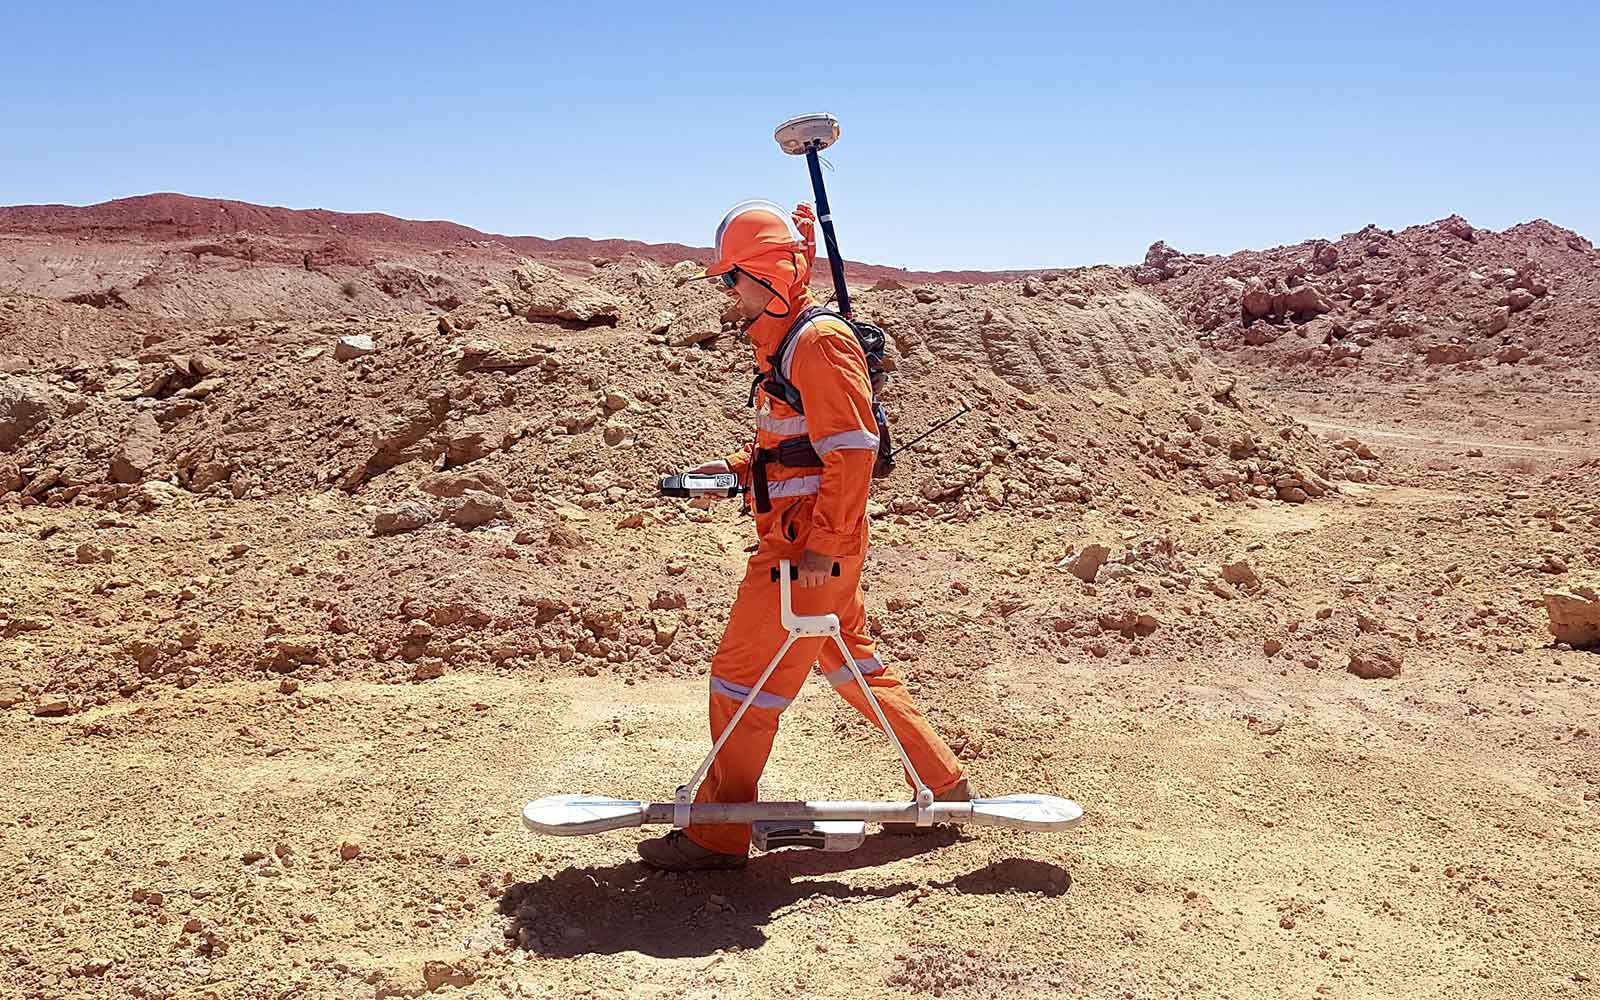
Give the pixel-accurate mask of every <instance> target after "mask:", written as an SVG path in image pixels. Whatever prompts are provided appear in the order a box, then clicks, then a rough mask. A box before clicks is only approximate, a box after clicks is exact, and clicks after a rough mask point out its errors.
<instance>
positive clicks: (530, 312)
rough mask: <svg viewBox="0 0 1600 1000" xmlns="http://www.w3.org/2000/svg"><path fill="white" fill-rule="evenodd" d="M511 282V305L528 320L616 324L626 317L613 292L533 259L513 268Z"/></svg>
mask: <svg viewBox="0 0 1600 1000" xmlns="http://www.w3.org/2000/svg"><path fill="white" fill-rule="evenodd" d="M511 281H512V284H511V288H510V293H511V295H510V301H511V308H512V310H513V311H514V312H515V313H516V314H517V315H519V316H526V317H527V318H528V319H565V320H572V321H574V322H578V323H583V324H586V325H594V324H604V325H606V326H615V325H616V324H617V320H619V319H620V318H621V317H622V303H621V302H620V301H618V300H617V298H616V296H614V295H612V294H611V293H610V292H606V291H603V290H601V289H599V288H596V287H594V286H593V285H590V284H588V283H586V282H583V281H579V280H578V279H576V278H571V277H568V276H567V275H565V274H562V273H561V272H560V271H557V270H555V269H554V268H549V267H546V266H544V265H543V264H535V263H534V262H533V261H531V260H524V261H522V262H520V263H518V264H517V266H516V267H514V268H513V269H512V271H511Z"/></svg>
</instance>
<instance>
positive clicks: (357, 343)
mask: <svg viewBox="0 0 1600 1000" xmlns="http://www.w3.org/2000/svg"><path fill="white" fill-rule="evenodd" d="M377 350H378V348H377V346H376V345H375V344H373V342H372V338H371V337H369V336H367V335H366V334H364V333H360V334H356V335H355V336H352V337H340V338H339V342H338V343H337V344H334V345H333V356H334V357H335V358H336V359H338V360H340V361H354V360H355V359H357V358H364V357H366V356H367V355H369V354H372V353H374V352H376V351H377Z"/></svg>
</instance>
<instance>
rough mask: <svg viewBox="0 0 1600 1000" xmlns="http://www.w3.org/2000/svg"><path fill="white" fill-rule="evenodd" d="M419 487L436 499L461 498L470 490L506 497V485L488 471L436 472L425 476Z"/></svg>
mask: <svg viewBox="0 0 1600 1000" xmlns="http://www.w3.org/2000/svg"><path fill="white" fill-rule="evenodd" d="M417 486H418V488H420V489H421V490H422V492H424V493H427V494H429V495H431V496H436V497H446V498H449V497H459V496H461V495H463V494H465V493H466V492H467V491H468V490H476V491H478V492H480V493H489V494H492V495H494V496H497V497H503V496H505V495H506V484H505V483H503V482H501V481H500V480H499V478H497V477H496V476H495V474H494V473H492V472H488V471H482V472H479V471H473V472H457V471H454V470H452V471H450V472H434V473H430V474H429V475H426V476H423V477H422V481H421V482H419V483H418V484H417Z"/></svg>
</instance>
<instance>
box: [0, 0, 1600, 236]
mask: <svg viewBox="0 0 1600 1000" xmlns="http://www.w3.org/2000/svg"><path fill="white" fill-rule="evenodd" d="M830 6H832V5H827V4H818V3H807V4H803V5H802V4H794V5H783V4H771V3H763V4H740V3H734V2H722V3H716V4H705V5H700V6H696V5H693V4H683V3H671V4H668V3H660V2H656V3H649V4H632V3H615V2H614V3H607V4H598V3H546V4H540V3H523V4H517V5H512V4H496V5H485V6H481V7H480V6H475V5H471V4H459V5H451V4H444V3H437V2H433V3H427V4H417V5H412V4H408V3H392V4H380V3H365V2H356V3H327V2H323V3H316V4H308V3H296V2H285V3H273V4H238V5H229V4H217V3H206V4H189V3H162V2H160V0H153V2H152V3H151V4H146V5H136V4H128V3H125V2H121V3H114V4H93V3H73V4H64V3H58V4H17V5H12V7H11V8H10V9H9V10H8V12H7V13H6V15H5V19H4V20H5V26H6V31H7V35H8V36H9V38H10V39H11V40H12V43H11V44H9V45H7V47H6V48H7V56H6V58H5V59H4V60H0V93H4V94H6V95H7V97H8V99H7V101H6V104H7V110H6V114H5V121H4V125H3V128H0V204H24V203H38V202H63V203H68V204H87V203H91V202H95V201H102V200H106V199H109V198H116V197H124V196H127V195H132V194H142V193H148V192H151V191H181V192H184V193H187V194H195V195H205V196H213V197H222V198H237V199H241V200H244V201H251V202H258V203H263V204H273V205H287V206H291V207H295V208H313V207H319V208H331V209H338V210H343V211H382V212H388V213H390V214H393V215H399V216H405V217H410V218H422V219H450V220H454V221H457V222H462V223H465V224H467V225H471V226H475V227H478V228H480V229H484V230H487V231H491V232H500V233H508V234H518V235H520V234H532V235H539V236H552V237H554V236H569V235H583V236H597V237H626V238H632V239H642V240H648V241H653V242H655V241H675V242H684V243H691V244H696V245H706V244H709V242H710V240H711V234H712V231H713V229H714V228H715V226H716V223H717V221H718V219H719V218H720V217H721V215H722V212H723V211H724V209H726V208H727V207H728V206H729V205H731V204H733V203H734V202H736V201H739V200H742V199H744V198H748V197H768V198H774V199H777V200H780V201H785V202H790V201H795V200H799V199H802V198H809V197H810V187H809V183H808V181H807V177H806V172H805V168H804V163H803V162H802V161H801V160H799V159H797V158H791V157H787V156H784V155H783V154H782V153H780V152H779V151H778V148H777V145H776V144H775V143H774V142H773V141H772V137H771V136H772V129H773V127H774V126H775V125H776V124H777V123H778V122H779V121H781V120H782V119H784V118H787V117H790V116H792V115H795V114H800V113H805V112H808V111H816V110H826V111H830V112H832V113H833V114H835V115H837V116H838V117H839V118H840V120H841V121H842V123H843V137H842V138H841V140H840V142H839V144H838V145H837V146H835V147H834V148H833V150H831V151H830V152H829V154H828V156H829V159H830V160H831V161H832V162H833V164H834V166H835V168H836V169H835V170H834V171H833V172H831V173H828V174H827V180H828V189H829V194H830V196H831V197H832V200H833V203H834V211H835V215H836V217H837V219H838V225H839V236H840V244H841V248H842V250H843V252H844V253H845V255H846V256H848V257H851V258H853V259H858V260H867V261H873V262H879V263H887V264H894V265H900V266H906V267H913V268H1009V267H1045V266H1055V265H1077V264H1090V263H1101V262H1108V263H1127V262H1131V261H1134V260H1137V259H1139V258H1141V257H1142V256H1143V253H1144V248H1145V247H1146V246H1147V245H1148V244H1149V243H1150V242H1152V241H1154V240H1156V239H1165V240H1167V241H1168V242H1169V243H1171V244H1173V245H1174V246H1177V247H1180V248H1183V249H1189V250H1203V251H1209V252H1227V251H1232V250H1236V249H1240V248H1243V247H1259V246H1271V245H1276V244H1281V243H1291V242H1298V241H1299V240H1302V239H1307V238H1310V237H1313V236H1328V235H1338V234H1339V233H1342V232H1348V231H1351V230H1354V229H1358V228H1360V227H1361V226H1362V225H1364V224H1366V223H1368V222H1376V223H1377V224H1379V225H1381V226H1386V227H1400V226H1404V225H1408V224H1412V223H1417V222H1425V221H1429V220H1432V219H1435V218H1438V217H1440V216H1443V215H1447V214H1449V213H1450V212H1452V211H1455V212H1460V213H1461V214H1462V215H1465V216H1466V217H1467V218H1468V219H1469V220H1471V221H1472V222H1473V223H1474V224H1476V225H1479V226H1488V227H1491V228H1496V229H1499V228H1504V227H1506V226H1508V225H1512V224H1514V223H1517V222H1521V221H1525V220H1527V219H1531V218H1538V217H1545V218H1549V219H1551V220H1552V221H1554V222H1557V223H1559V224H1561V225H1565V226H1568V227H1571V228H1573V229H1576V230H1578V231H1579V232H1580V233H1583V234H1584V235H1586V236H1589V237H1590V238H1600V190H1597V182H1600V110H1597V108H1600V58H1597V57H1596V53H1597V51H1600V14H1597V13H1596V10H1597V8H1600V5H1596V4H1593V3H1563V2H1553V3H1546V4H1537V5H1535V4H1505V3H1480V2H1475V0H1464V2H1455V3H1401V2H1391V3H1385V4H1369V3H1365V2H1361V0H1351V2H1345V3H1329V4H1318V3H1292V2H1283V0H1278V2H1274V3H1270V4H1252V3H1232V4H1216V5H1214V6H1213V5H1209V4H1203V3H1194V4H1164V3H1157V2H1143V3H1139V4H1128V5H1113V4H1104V3H1097V4H1077V3H1061V4H1025V5H1024V4H1005V3H999V4H988V5H982V6H981V7H980V6H975V5H955V4H950V5H946V4H941V3H932V2H929V3H921V4H915V5H912V4H877V5H863V6H860V7H852V6H850V5H843V4H841V5H838V9H839V10H841V11H848V15H845V14H843V13H832V14H830V13H829V12H828V8H829V7H830ZM230 8H233V9H230ZM1118 8H1122V9H1118Z"/></svg>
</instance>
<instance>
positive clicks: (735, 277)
mask: <svg viewBox="0 0 1600 1000" xmlns="http://www.w3.org/2000/svg"><path fill="white" fill-rule="evenodd" d="M717 277H718V278H720V279H722V287H723V288H733V287H734V286H736V285H738V284H739V269H738V268H737V267H735V268H733V269H732V270H730V271H724V272H722V273H721V274H719V275H717Z"/></svg>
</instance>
